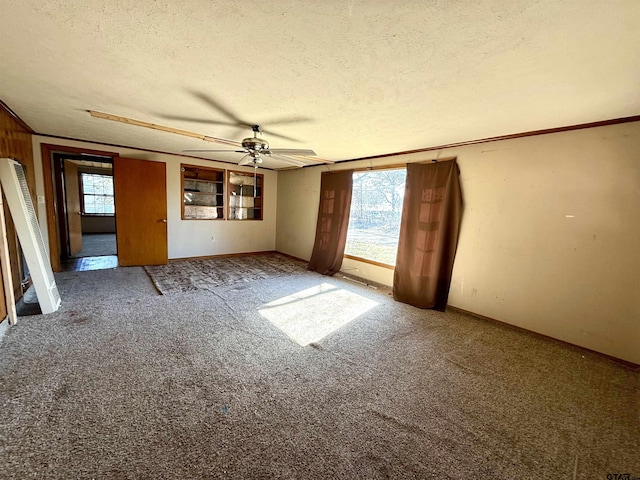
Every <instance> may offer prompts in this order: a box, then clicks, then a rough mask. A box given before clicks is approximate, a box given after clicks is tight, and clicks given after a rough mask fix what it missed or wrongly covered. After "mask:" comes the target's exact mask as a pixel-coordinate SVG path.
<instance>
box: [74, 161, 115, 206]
mask: <svg viewBox="0 0 640 480" xmlns="http://www.w3.org/2000/svg"><path fill="white" fill-rule="evenodd" d="M83 175H89V176H92V177H108V178H110V179H111V189H112V191H113V193H112V194H111V195H105V194H96V193H85V191H84V180H83ZM78 177H79V178H78V184H79V186H80V213H81V215H82V216H84V217H115V215H116V212H115V208H116V206H115V205H116V204H115V191H114V188H115V187H114V182H113V171H111V174H107V173H96V172H89V171H80V172H78ZM85 195H87V196H93V197H111V198H113V213H93V212H87V210H86V207H85V201H84V197H85Z"/></svg>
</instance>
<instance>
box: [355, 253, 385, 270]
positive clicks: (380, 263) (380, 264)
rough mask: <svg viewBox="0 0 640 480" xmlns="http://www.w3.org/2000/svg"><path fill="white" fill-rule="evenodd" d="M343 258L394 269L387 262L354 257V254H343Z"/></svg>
mask: <svg viewBox="0 0 640 480" xmlns="http://www.w3.org/2000/svg"><path fill="white" fill-rule="evenodd" d="M343 256H344V258H348V259H349V260H356V261H358V262H363V263H368V264H369V265H375V266H376V267H382V268H386V269H388V270H395V268H396V267H395V265H389V264H388V263H382V262H376V261H375V260H369V259H368V258H362V257H356V256H354V255H349V254H346V253H345V254H344V255H343Z"/></svg>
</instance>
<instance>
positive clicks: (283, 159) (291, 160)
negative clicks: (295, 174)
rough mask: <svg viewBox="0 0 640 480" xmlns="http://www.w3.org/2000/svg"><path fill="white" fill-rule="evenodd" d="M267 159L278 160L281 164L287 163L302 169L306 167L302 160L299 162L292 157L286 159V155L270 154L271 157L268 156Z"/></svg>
mask: <svg viewBox="0 0 640 480" xmlns="http://www.w3.org/2000/svg"><path fill="white" fill-rule="evenodd" d="M269 158H273V159H274V160H279V161H281V162H285V163H288V164H289V165H295V166H297V167H304V166H305V165H307V164H306V163H305V162H303V161H302V160H299V159H297V158H293V157H287V156H286V155H278V154H272V155H269Z"/></svg>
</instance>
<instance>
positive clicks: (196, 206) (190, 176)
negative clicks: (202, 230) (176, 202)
mask: <svg viewBox="0 0 640 480" xmlns="http://www.w3.org/2000/svg"><path fill="white" fill-rule="evenodd" d="M181 170H182V192H183V194H182V197H183V199H182V219H183V220H223V219H224V199H225V195H224V180H225V178H224V176H225V175H224V174H225V171H224V170H220V169H217V168H208V167H199V166H194V165H181Z"/></svg>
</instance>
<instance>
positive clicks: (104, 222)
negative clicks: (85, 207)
mask: <svg viewBox="0 0 640 480" xmlns="http://www.w3.org/2000/svg"><path fill="white" fill-rule="evenodd" d="M82 233H116V217H115V216H91V215H83V216H82Z"/></svg>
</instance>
